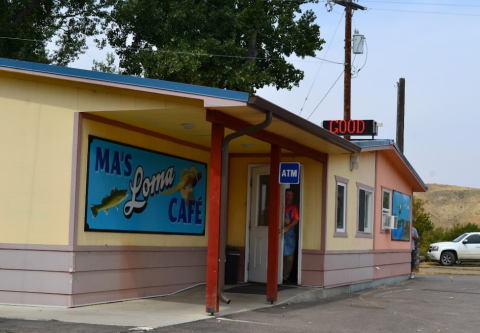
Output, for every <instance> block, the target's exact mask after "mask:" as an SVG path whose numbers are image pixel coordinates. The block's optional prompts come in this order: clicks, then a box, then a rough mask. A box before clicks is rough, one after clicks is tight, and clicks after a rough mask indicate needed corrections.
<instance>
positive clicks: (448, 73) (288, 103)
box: [69, 0, 480, 188]
mask: <svg viewBox="0 0 480 333" xmlns="http://www.w3.org/2000/svg"><path fill="white" fill-rule="evenodd" d="M358 3H359V4H360V5H362V6H364V7H367V8H368V9H367V10H366V11H356V12H355V13H354V16H353V22H352V28H353V29H358V30H359V32H360V34H362V35H364V36H365V39H366V48H365V52H364V54H360V55H356V56H355V55H352V59H354V58H355V61H354V63H353V66H355V68H357V69H358V68H361V70H360V72H358V75H357V76H356V77H355V78H354V79H352V92H351V95H352V98H351V118H352V119H374V120H376V121H381V122H383V127H381V128H379V135H378V136H377V138H378V139H395V138H396V119H397V88H396V85H397V82H398V80H399V78H405V139H404V142H405V144H404V154H405V156H406V157H407V159H408V160H409V161H410V163H411V164H412V166H413V167H414V168H415V170H416V171H417V173H418V174H419V175H420V177H421V178H422V180H423V181H424V182H425V183H427V184H428V183H436V184H448V185H457V186H465V187H474V188H480V177H478V176H477V175H478V174H477V172H478V171H477V170H478V164H480V149H479V148H478V147H477V144H478V142H480V140H478V139H477V138H476V137H477V135H479V134H480V106H479V103H478V102H477V101H476V97H478V96H479V95H480V89H479V88H480V85H479V84H478V77H477V75H479V74H480V63H479V61H478V60H477V59H478V57H479V51H480V43H479V32H480V0H446V1H442V0H431V1H429V0H408V1H400V0H392V1H387V0H385V1H383V0H377V1H373V0H370V1H367V0H359V1H358ZM302 8H304V9H312V10H313V11H314V12H315V13H316V16H317V20H316V23H317V24H318V25H320V29H321V30H320V31H321V37H322V38H323V39H325V42H326V43H325V44H324V45H323V50H322V51H320V52H317V57H318V58H324V59H328V60H331V61H335V62H343V61H344V38H345V30H344V29H345V18H344V15H343V14H344V7H341V6H339V5H334V6H333V11H331V12H328V11H327V9H326V8H325V2H320V3H318V4H308V5H304V6H303V7H302ZM436 13H445V14H436ZM447 13H448V14H447ZM337 27H338V28H337ZM335 31H336V33H335ZM107 51H108V48H107V49H104V50H103V51H102V52H100V51H98V50H95V49H93V48H91V49H90V50H89V51H87V53H86V54H84V55H82V56H80V59H79V60H77V61H75V62H74V63H72V64H70V65H69V67H74V68H83V69H91V67H92V61H93V60H94V59H95V60H97V61H98V60H103V58H104V56H105V52H107ZM290 59H291V61H292V63H293V64H294V65H295V67H297V68H300V69H302V70H304V71H305V78H304V80H303V81H302V82H300V86H299V87H294V88H293V89H292V90H290V91H288V90H279V91H277V90H276V89H275V88H273V87H266V88H263V89H260V90H258V91H257V92H256V95H258V96H261V97H263V98H265V99H267V100H269V101H270V102H272V103H274V104H277V105H279V106H281V107H283V108H285V109H286V110H289V111H291V112H293V113H295V114H297V115H300V116H301V117H304V118H309V120H310V121H312V122H313V123H315V124H317V125H319V126H321V124H322V121H323V120H331V119H343V76H341V77H340V79H338V81H337V82H336V84H335V85H334V82H335V81H336V80H337V78H338V77H339V76H340V74H341V73H342V71H343V65H341V64H332V63H328V62H323V63H322V62H321V61H320V60H318V59H315V58H305V59H300V58H295V57H294V56H292V57H291V58H290ZM329 90H330V91H329ZM309 91H310V93H309ZM307 96H308V98H307ZM322 99H323V101H322ZM320 102H321V103H320ZM302 107H303V109H302ZM312 112H313V113H312Z"/></svg>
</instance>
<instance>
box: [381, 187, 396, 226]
mask: <svg viewBox="0 0 480 333" xmlns="http://www.w3.org/2000/svg"><path fill="white" fill-rule="evenodd" d="M385 192H387V193H389V194H390V199H389V201H388V206H389V208H388V215H389V216H391V215H392V200H393V190H392V189H391V188H388V187H384V186H382V198H381V205H380V207H381V213H380V233H382V234H389V233H390V229H386V230H384V229H383V228H382V221H383V214H384V213H386V212H387V211H386V209H385V208H383V194H384V193H385Z"/></svg>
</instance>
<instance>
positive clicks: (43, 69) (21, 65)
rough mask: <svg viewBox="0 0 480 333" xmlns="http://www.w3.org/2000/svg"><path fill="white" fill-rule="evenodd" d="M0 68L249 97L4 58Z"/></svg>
mask: <svg viewBox="0 0 480 333" xmlns="http://www.w3.org/2000/svg"><path fill="white" fill-rule="evenodd" d="M0 66H1V67H9V68H16V69H23V70H28V71H33V72H40V73H48V74H57V75H65V76H70V77H77V78H82V79H90V80H97V81H105V82H112V83H120V84H127V85H132V86H139V87H146V88H153V89H162V90H169V91H175V92H181V93H186V94H193V95H201V96H208V97H216V98H224V99H230V100H235V101H240V102H248V98H249V96H250V95H249V94H248V93H246V92H240V91H233V90H226V89H219V88H211V87H203V86H197V85H193V84H187V83H177V82H170V81H162V80H154V79H146V78H141V77H135V76H128V75H120V74H110V73H103V72H95V71H89V70H85V69H77V68H70V67H61V66H53V65H46V64H39V63H35V62H28V61H19V60H12V59H5V58H0Z"/></svg>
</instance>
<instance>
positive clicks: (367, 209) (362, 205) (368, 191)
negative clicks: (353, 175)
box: [355, 183, 373, 238]
mask: <svg viewBox="0 0 480 333" xmlns="http://www.w3.org/2000/svg"><path fill="white" fill-rule="evenodd" d="M357 188H358V191H357V194H358V206H357V233H356V234H355V237H365V238H372V226H373V187H371V186H368V185H365V184H361V183H357Z"/></svg>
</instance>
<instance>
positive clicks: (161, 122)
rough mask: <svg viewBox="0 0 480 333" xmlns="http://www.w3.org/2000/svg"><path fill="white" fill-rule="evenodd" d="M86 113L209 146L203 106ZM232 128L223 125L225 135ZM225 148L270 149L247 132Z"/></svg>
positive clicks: (252, 151) (250, 151)
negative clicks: (190, 126)
mask: <svg viewBox="0 0 480 333" xmlns="http://www.w3.org/2000/svg"><path fill="white" fill-rule="evenodd" d="M254 112H257V113H259V114H260V115H261V117H260V119H261V118H262V117H263V118H265V115H264V114H262V113H260V112H258V111H254ZM88 113H89V114H92V115H95V116H99V117H102V118H106V119H110V120H114V121H118V122H121V123H124V124H128V125H131V126H135V127H138V128H141V129H145V130H148V131H153V132H156V133H160V134H163V135H166V136H170V137H172V138H175V139H179V140H183V141H186V142H189V143H192V144H196V145H201V146H204V147H205V148H210V146H211V142H210V140H211V138H210V136H211V123H210V122H208V121H206V120H205V113H206V109H205V108H187V109H162V110H133V111H102V112H88ZM262 121H263V119H261V120H260V122H262ZM184 123H188V124H194V125H195V127H193V128H192V129H185V128H183V127H182V126H181V125H182V124H184ZM233 132H234V131H233V130H230V129H225V134H226V135H228V134H230V133H233ZM243 145H247V147H244V146H243ZM229 152H230V153H236V154H242V153H243V154H259V153H270V144H269V143H266V142H264V141H261V140H258V139H255V138H252V137H250V136H242V137H240V138H237V139H235V140H233V141H232V142H231V143H230V145H229ZM282 152H283V153H290V151H288V150H285V149H284V150H282Z"/></svg>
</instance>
